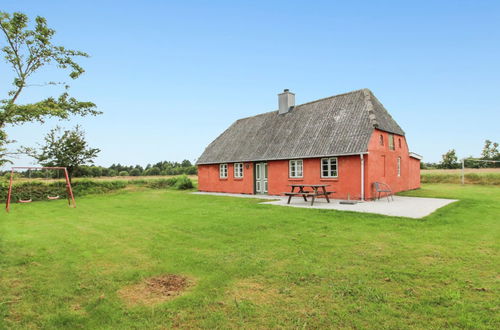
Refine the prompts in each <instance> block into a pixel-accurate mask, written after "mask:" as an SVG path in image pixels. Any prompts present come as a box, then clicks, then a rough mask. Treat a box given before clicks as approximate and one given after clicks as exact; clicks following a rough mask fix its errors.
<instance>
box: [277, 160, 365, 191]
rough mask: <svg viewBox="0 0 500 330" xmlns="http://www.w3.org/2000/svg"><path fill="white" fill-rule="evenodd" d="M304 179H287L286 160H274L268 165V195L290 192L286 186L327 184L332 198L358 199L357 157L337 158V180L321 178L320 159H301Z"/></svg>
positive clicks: (359, 182)
mask: <svg viewBox="0 0 500 330" xmlns="http://www.w3.org/2000/svg"><path fill="white" fill-rule="evenodd" d="M303 162H304V170H303V172H304V177H303V178H301V179H291V178H289V177H288V176H289V169H288V164H289V161H288V160H275V161H270V162H269V163H268V171H269V179H268V184H269V195H281V194H283V193H284V192H287V191H290V190H291V187H289V186H288V185H290V184H296V183H304V184H328V185H330V186H329V187H328V188H327V189H328V190H330V191H336V193H335V194H333V196H334V198H347V194H348V193H349V196H350V198H351V199H359V198H360V191H361V166H360V159H359V156H344V157H338V158H337V164H338V173H339V174H338V178H321V159H320V158H309V159H303Z"/></svg>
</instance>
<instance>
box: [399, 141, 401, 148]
mask: <svg viewBox="0 0 500 330" xmlns="http://www.w3.org/2000/svg"><path fill="white" fill-rule="evenodd" d="M398 142H399V147H400V148H401V139H398Z"/></svg>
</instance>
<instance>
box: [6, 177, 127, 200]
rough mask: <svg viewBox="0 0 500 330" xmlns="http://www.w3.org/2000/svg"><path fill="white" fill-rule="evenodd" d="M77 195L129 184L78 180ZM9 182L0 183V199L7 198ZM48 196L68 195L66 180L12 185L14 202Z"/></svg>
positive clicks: (110, 189) (99, 191)
mask: <svg viewBox="0 0 500 330" xmlns="http://www.w3.org/2000/svg"><path fill="white" fill-rule="evenodd" d="M71 186H72V188H73V194H74V195H75V196H77V197H78V196H83V195H88V194H104V193H108V192H112V191H116V190H119V189H123V188H125V187H126V186H127V182H126V181H118V180H117V181H92V180H78V181H74V182H73V184H72V185H71ZM8 188H9V184H8V182H1V183H0V200H2V201H5V200H6V199H7V193H8ZM47 196H60V197H61V198H65V197H66V183H65V182H64V181H62V180H61V181H52V182H50V183H45V182H42V181H27V182H19V183H15V184H14V185H13V186H12V198H11V201H12V202H13V203H15V202H17V201H18V200H19V199H32V200H33V201H39V200H47Z"/></svg>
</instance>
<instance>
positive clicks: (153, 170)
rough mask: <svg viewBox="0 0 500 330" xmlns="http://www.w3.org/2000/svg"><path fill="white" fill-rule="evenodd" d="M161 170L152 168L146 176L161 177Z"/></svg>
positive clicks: (147, 171)
mask: <svg viewBox="0 0 500 330" xmlns="http://www.w3.org/2000/svg"><path fill="white" fill-rule="evenodd" d="M160 174H161V170H160V169H159V168H158V167H151V168H150V169H148V170H146V175H160Z"/></svg>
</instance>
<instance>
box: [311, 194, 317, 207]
mask: <svg viewBox="0 0 500 330" xmlns="http://www.w3.org/2000/svg"><path fill="white" fill-rule="evenodd" d="M315 198H316V196H315V195H313V196H312V199H311V206H313V205H314V199H315Z"/></svg>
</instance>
